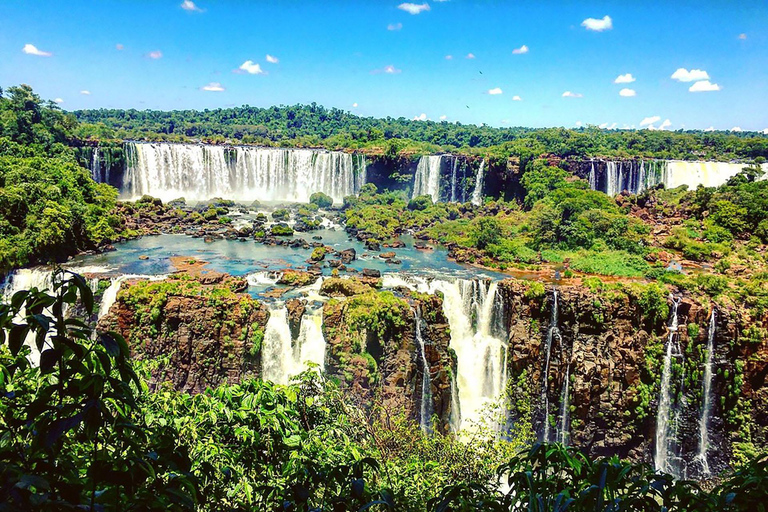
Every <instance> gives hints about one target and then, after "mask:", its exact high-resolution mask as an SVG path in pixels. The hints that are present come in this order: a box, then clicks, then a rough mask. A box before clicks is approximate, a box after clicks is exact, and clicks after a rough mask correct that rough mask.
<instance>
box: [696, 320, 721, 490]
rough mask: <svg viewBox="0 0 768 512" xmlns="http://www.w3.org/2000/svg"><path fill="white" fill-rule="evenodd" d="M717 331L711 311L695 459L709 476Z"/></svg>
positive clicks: (715, 321)
mask: <svg viewBox="0 0 768 512" xmlns="http://www.w3.org/2000/svg"><path fill="white" fill-rule="evenodd" d="M716 331H717V313H716V310H715V309H714V308H713V309H712V314H711V315H710V317H709V331H708V332H707V362H706V364H705V365H704V377H703V379H702V385H703V390H702V400H703V402H702V405H701V418H700V420H699V453H698V455H697V456H696V459H697V460H698V461H699V463H700V464H701V470H702V473H703V474H704V475H706V476H709V475H710V474H711V473H710V469H709V460H708V458H707V452H708V450H709V418H710V416H711V415H712V379H713V377H714V373H713V372H712V365H713V359H714V352H715V333H716Z"/></svg>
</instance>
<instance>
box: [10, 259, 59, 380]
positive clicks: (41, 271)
mask: <svg viewBox="0 0 768 512" xmlns="http://www.w3.org/2000/svg"><path fill="white" fill-rule="evenodd" d="M33 288H37V289H38V290H40V291H43V290H48V291H49V293H50V291H51V288H53V281H52V274H51V270H50V269H49V268H45V267H38V268H21V269H18V270H15V271H13V272H12V273H11V274H10V275H9V276H8V279H7V280H6V282H5V286H4V287H3V300H4V301H5V302H10V300H11V298H12V297H13V295H14V294H15V293H16V292H19V291H21V290H31V289H33ZM24 315H26V312H25V311H20V312H19V315H18V316H17V317H16V318H14V321H16V322H19V321H21V320H23V318H24ZM24 343H25V344H26V345H27V346H29V347H30V349H31V352H30V354H29V359H30V361H31V362H32V364H34V365H37V364H38V363H39V361H40V352H39V351H38V350H37V344H36V343H35V333H34V332H30V333H29V334H28V335H27V338H26V340H25V341H24Z"/></svg>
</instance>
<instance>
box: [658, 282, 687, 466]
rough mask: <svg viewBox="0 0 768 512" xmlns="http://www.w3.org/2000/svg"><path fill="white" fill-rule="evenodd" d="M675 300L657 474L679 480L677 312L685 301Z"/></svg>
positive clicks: (660, 418) (661, 393) (663, 376)
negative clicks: (674, 374)
mask: <svg viewBox="0 0 768 512" xmlns="http://www.w3.org/2000/svg"><path fill="white" fill-rule="evenodd" d="M671 299H672V313H671V321H670V324H669V336H668V337H667V344H666V350H665V354H664V365H663V368H662V374H661V388H660V390H659V406H658V413H657V415H656V454H655V457H654V464H655V467H656V471H663V472H665V473H669V474H671V475H673V476H675V477H678V476H679V475H680V468H679V464H678V457H677V454H676V447H677V440H676V431H677V414H676V413H674V410H673V405H674V404H673V398H674V396H673V394H674V390H673V389H672V358H673V357H682V353H681V351H680V348H679V347H677V343H676V340H677V329H678V327H679V325H678V317H677V309H678V306H679V305H680V300H681V299H680V298H677V297H671Z"/></svg>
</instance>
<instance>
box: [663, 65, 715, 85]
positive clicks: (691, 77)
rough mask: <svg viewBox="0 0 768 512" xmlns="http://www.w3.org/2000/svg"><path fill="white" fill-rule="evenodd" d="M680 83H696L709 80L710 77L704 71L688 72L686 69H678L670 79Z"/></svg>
mask: <svg viewBox="0 0 768 512" xmlns="http://www.w3.org/2000/svg"><path fill="white" fill-rule="evenodd" d="M670 78H671V79H672V80H677V81H678V82H696V81H698V80H709V75H708V74H707V72H706V71H704V70H703V69H692V70H690V71H688V70H687V69H685V68H678V69H677V71H675V72H674V73H672V76H671V77H670Z"/></svg>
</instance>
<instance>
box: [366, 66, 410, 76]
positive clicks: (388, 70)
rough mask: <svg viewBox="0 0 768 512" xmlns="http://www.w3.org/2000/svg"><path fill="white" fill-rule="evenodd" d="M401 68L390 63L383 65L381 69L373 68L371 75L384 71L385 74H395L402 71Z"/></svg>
mask: <svg viewBox="0 0 768 512" xmlns="http://www.w3.org/2000/svg"><path fill="white" fill-rule="evenodd" d="M402 72H403V70H402V69H397V68H396V67H395V66H393V65H392V64H390V65H389V66H384V67H383V68H381V69H374V70H373V71H371V74H372V75H378V74H379V73H384V74H386V75H397V74H398V73H402Z"/></svg>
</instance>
